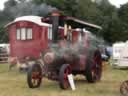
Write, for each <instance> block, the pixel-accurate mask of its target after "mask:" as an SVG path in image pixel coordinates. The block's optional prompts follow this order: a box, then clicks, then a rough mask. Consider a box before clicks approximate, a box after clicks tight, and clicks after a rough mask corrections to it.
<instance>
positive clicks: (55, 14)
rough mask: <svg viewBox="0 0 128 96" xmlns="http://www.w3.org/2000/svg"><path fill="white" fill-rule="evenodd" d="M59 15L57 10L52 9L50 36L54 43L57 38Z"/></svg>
mask: <svg viewBox="0 0 128 96" xmlns="http://www.w3.org/2000/svg"><path fill="white" fill-rule="evenodd" d="M59 16H60V13H59V11H53V12H52V13H51V23H52V36H53V42H54V43H56V42H57V40H58V27H59Z"/></svg>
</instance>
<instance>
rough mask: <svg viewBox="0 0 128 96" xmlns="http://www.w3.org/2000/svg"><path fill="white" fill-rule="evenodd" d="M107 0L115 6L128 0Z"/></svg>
mask: <svg viewBox="0 0 128 96" xmlns="http://www.w3.org/2000/svg"><path fill="white" fill-rule="evenodd" d="M109 1H110V3H112V4H113V5H115V6H116V7H120V5H122V4H125V3H127V2H128V0H109Z"/></svg>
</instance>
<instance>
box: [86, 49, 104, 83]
mask: <svg viewBox="0 0 128 96" xmlns="http://www.w3.org/2000/svg"><path fill="white" fill-rule="evenodd" d="M101 74H102V59H101V54H100V52H99V51H98V50H96V51H95V52H94V54H93V58H92V60H90V62H88V64H87V66H86V78H87V81H88V82H92V83H93V82H96V81H99V80H100V79H101Z"/></svg>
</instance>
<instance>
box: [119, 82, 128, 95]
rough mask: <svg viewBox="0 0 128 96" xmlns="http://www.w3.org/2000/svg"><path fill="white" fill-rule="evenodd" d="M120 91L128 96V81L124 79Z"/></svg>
mask: <svg viewBox="0 0 128 96" xmlns="http://www.w3.org/2000/svg"><path fill="white" fill-rule="evenodd" d="M120 93H121V94H122V95H124V96H128V81H124V82H123V83H122V84H121V86H120Z"/></svg>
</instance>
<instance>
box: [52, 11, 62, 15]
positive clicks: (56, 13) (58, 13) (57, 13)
mask: <svg viewBox="0 0 128 96" xmlns="http://www.w3.org/2000/svg"><path fill="white" fill-rule="evenodd" d="M51 16H60V11H59V10H53V11H52V12H51Z"/></svg>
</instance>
